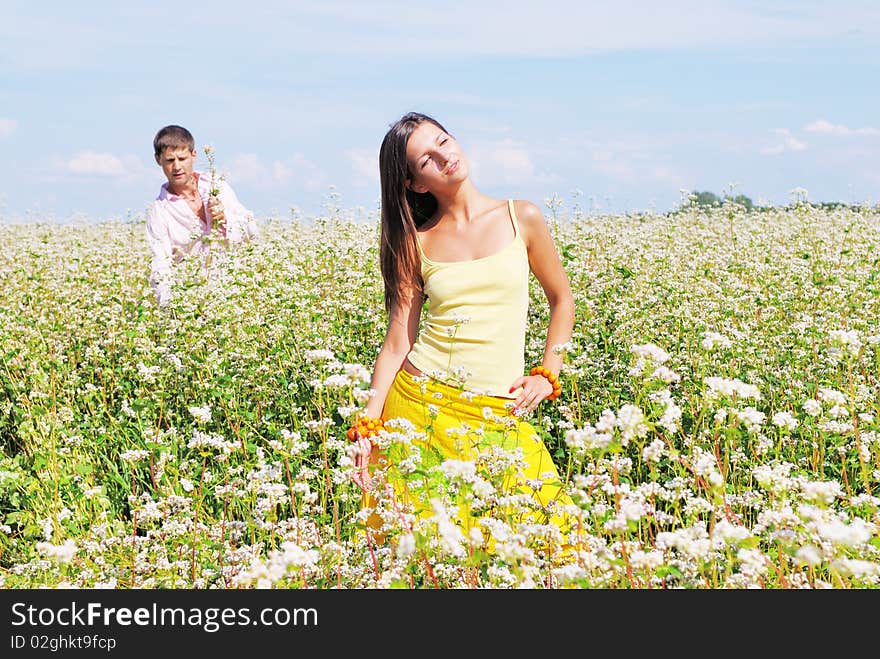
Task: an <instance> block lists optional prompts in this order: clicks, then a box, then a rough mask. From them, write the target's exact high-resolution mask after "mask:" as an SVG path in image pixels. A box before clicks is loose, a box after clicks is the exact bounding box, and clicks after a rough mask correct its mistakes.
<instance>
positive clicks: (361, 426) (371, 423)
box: [345, 416, 385, 441]
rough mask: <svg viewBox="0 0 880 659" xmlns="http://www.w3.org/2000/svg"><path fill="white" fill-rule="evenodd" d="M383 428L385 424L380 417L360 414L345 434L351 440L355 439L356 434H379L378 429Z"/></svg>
mask: <svg viewBox="0 0 880 659" xmlns="http://www.w3.org/2000/svg"><path fill="white" fill-rule="evenodd" d="M384 429H385V424H384V423H383V421H382V419H379V418H376V417H371V416H362V417H360V418H359V419H358V420H357V421H356V422H355V424H354V425H353V426H352V427H351V428H349V429H348V432H346V433H345V434H346V436H347V437H348V438H349V439H350V440H351V441H356V440H357V438H358V436H360V437H375V436H377V435H378V434H379V431H380V430H384Z"/></svg>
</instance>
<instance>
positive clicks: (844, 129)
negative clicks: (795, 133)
mask: <svg viewBox="0 0 880 659" xmlns="http://www.w3.org/2000/svg"><path fill="white" fill-rule="evenodd" d="M804 130H805V131H807V132H808V133H818V134H819V135H836V136H848V135H880V129H877V128H872V127H870V126H869V127H865V128H850V127H849V126H844V125H843V124H832V123H831V122H830V121H826V120H825V119H817V120H816V121H814V122H812V123H809V124H807V125H806V126H804Z"/></svg>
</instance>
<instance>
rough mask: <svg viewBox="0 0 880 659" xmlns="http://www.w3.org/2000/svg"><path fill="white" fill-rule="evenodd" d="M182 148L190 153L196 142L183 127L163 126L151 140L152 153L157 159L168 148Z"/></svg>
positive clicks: (194, 148)
mask: <svg viewBox="0 0 880 659" xmlns="http://www.w3.org/2000/svg"><path fill="white" fill-rule="evenodd" d="M182 146H185V147H186V148H187V149H189V150H190V151H195V150H196V141H195V140H194V139H193V136H192V133H190V132H189V131H188V130H187V129H186V128H184V127H183V126H175V125H173V124H172V125H171V126H165V127H164V128H160V129H159V132H158V133H156V137H154V138H153V151H154V152H155V153H156V157H157V158H158V157H159V156H161V155H162V152H163V151H164V150H165V149H167V148H169V147H170V148H172V149H179V148H180V147H182Z"/></svg>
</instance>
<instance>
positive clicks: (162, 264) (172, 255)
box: [147, 172, 258, 306]
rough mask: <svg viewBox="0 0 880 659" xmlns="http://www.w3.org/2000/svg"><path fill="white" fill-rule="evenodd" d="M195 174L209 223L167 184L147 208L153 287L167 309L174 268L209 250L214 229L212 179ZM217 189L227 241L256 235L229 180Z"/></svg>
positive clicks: (252, 218) (252, 221)
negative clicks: (200, 217)
mask: <svg viewBox="0 0 880 659" xmlns="http://www.w3.org/2000/svg"><path fill="white" fill-rule="evenodd" d="M194 174H195V175H196V180H197V181H198V187H199V194H200V195H201V197H202V205H203V206H204V208H205V218H206V219H207V222H206V223H204V224H203V223H202V221H201V220H200V219H199V216H198V215H196V214H195V213H194V212H193V210H192V208H190V207H189V204H188V203H187V202H186V200H185V199H184V198H183V197H180V196H178V195H176V194H173V193H171V192H169V191H168V183H163V184H162V188H161V189H160V190H159V196H158V197H156V199H155V201H153V203H151V204H150V206H149V208H148V209H147V241H148V242H149V244H150V250H151V251H152V254H153V260H152V264H151V267H150V286H151V287H152V288H153V291H154V293H155V294H156V299H157V300H158V302H159V305H160V306H164V305H165V304H166V303H167V302H168V300H169V298H170V296H171V283H172V274H173V272H172V270H173V268H172V266H173V265H174V264H175V263H178V262H180V261H181V260H183V258H184V257H185V256H186V255H188V254H197V253H204V252H207V251H208V244H207V243H206V242H205V241H204V240H203V238H204V237H206V236H209V235H210V233H211V226H212V219H211V211H210V208H209V207H208V197H209V192H210V190H211V185H210V180H209V179H210V176H207V175H204V174H202V173H201V172H194ZM217 187H218V188H219V189H220V197H219V199H220V203H221V204H222V205H223V212H224V214H225V215H226V239H227V240H228V241H229V244H230V245H234V244H236V243H239V242H241V241H243V240H248V239H250V238H253V237H254V236H256V235H257V231H258V229H257V222H256V220H255V219H254V216H253V213H251V212H250V211H249V210H248V209H246V208H245V207H244V206H242V205H241V202H239V201H238V197H236V196H235V192H233V191H232V188H231V187H230V186H229V184H228V183H226V181H223V180H220V181H219V185H218V186H217Z"/></svg>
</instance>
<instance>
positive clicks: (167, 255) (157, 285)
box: [147, 202, 173, 307]
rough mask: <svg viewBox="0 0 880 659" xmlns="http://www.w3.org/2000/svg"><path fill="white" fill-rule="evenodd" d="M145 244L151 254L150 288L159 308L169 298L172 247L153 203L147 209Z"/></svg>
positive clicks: (157, 208)
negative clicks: (147, 245) (148, 246)
mask: <svg viewBox="0 0 880 659" xmlns="http://www.w3.org/2000/svg"><path fill="white" fill-rule="evenodd" d="M147 242H148V243H149V245H150V252H151V253H152V262H151V264H150V286H151V287H152V289H153V292H154V293H155V295H156V300H157V301H158V303H159V306H160V307H164V306H165V305H166V304H167V303H168V300H169V298H170V297H171V264H172V255H173V251H172V246H171V239H170V238H169V236H168V225H167V222H166V221H165V218H164V216H163V213H162V211H161V209H160V208H159V207H158V204H156V203H155V202H153V203H152V204H150V207H149V208H148V209H147Z"/></svg>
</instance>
